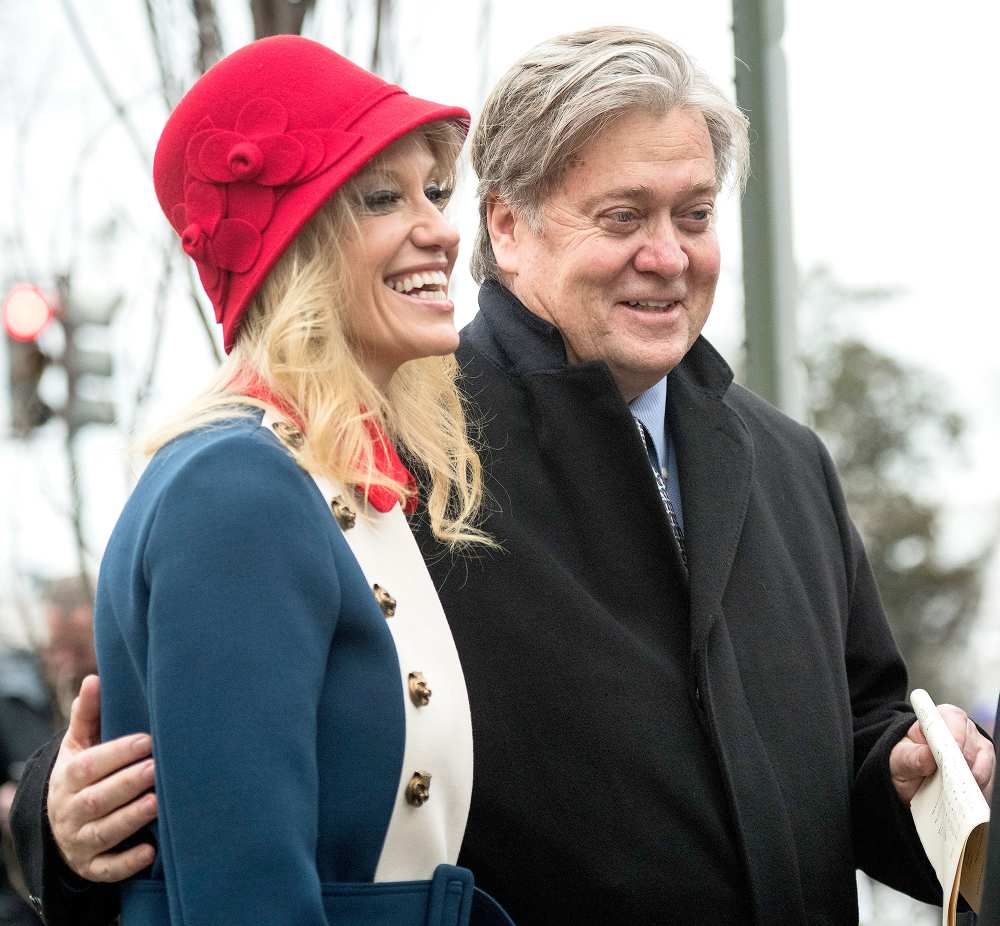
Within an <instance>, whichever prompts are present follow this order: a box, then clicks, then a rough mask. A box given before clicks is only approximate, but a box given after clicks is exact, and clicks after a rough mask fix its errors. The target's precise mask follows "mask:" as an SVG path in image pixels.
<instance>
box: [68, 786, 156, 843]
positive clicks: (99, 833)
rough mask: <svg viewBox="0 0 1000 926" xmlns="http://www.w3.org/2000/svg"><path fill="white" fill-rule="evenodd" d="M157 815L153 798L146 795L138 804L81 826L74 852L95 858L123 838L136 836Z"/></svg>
mask: <svg viewBox="0 0 1000 926" xmlns="http://www.w3.org/2000/svg"><path fill="white" fill-rule="evenodd" d="M155 816H156V795H155V794H147V795H146V796H145V797H142V798H140V799H139V800H137V801H133V802H131V803H130V804H127V805H126V806H124V807H121V808H119V809H118V810H115V811H114V812H112V813H110V814H108V815H107V816H106V817H103V818H101V819H100V820H93V821H91V822H90V823H87V824H85V825H84V826H82V827H80V830H79V832H78V834H77V839H76V842H77V853H78V854H79V855H82V856H86V857H88V858H94V859H96V858H97V857H98V856H100V855H101V854H102V853H105V852H108V851H109V850H111V849H114V848H115V846H117V845H118V844H119V843H120V842H121V841H122V840H123V839H127V838H128V837H129V836H132V835H134V834H135V833H137V832H138V831H139V830H140V829H142V827H144V826H145V825H146V824H147V823H149V821H150V820H152V819H153V818H154V817H155Z"/></svg>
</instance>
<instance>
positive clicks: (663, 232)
mask: <svg viewBox="0 0 1000 926" xmlns="http://www.w3.org/2000/svg"><path fill="white" fill-rule="evenodd" d="M633 263H634V265H635V269H636V270H638V271H639V272H640V273H655V274H656V275H657V276H661V277H665V278H667V279H670V278H672V277H678V276H680V275H681V274H682V273H683V272H684V271H685V270H687V268H688V256H687V253H686V252H685V251H684V248H683V247H681V243H680V241H679V240H678V238H677V232H676V229H675V228H674V227H673V225H672V224H670V225H665V226H663V227H660V228H656V229H654V230H653V232H652V233H651V234H650V235H649V237H648V238H647V239H646V240H645V241H644V242H643V243H642V246H641V247H640V248H639V250H638V251H637V252H636V255H635V258H634V260H633Z"/></svg>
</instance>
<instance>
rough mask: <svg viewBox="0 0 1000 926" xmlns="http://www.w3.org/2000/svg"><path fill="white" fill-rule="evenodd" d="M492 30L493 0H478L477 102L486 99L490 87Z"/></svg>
mask: <svg viewBox="0 0 1000 926" xmlns="http://www.w3.org/2000/svg"><path fill="white" fill-rule="evenodd" d="M492 31H493V2H492V0H479V28H478V29H477V30H476V49H477V51H478V53H479V54H478V56H479V102H480V103H482V102H483V100H485V99H486V95H487V94H488V93H489V89H490V34H491V33H492Z"/></svg>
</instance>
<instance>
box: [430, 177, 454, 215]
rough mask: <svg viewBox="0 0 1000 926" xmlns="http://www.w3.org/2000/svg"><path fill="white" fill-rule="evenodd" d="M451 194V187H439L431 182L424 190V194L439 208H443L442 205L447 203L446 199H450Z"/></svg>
mask: <svg viewBox="0 0 1000 926" xmlns="http://www.w3.org/2000/svg"><path fill="white" fill-rule="evenodd" d="M451 194H452V189H451V187H441V186H438V185H437V184H436V183H432V184H431V185H430V186H428V187H427V188H426V189H425V190H424V196H426V197H427V199H428V200H430V201H431V202H432V203H434V205H435V206H437V207H438V208H440V209H444V207H445V206H446V205H448V200H450V199H451Z"/></svg>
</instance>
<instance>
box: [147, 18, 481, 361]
mask: <svg viewBox="0 0 1000 926" xmlns="http://www.w3.org/2000/svg"><path fill="white" fill-rule="evenodd" d="M439 120H449V121H453V122H456V123H458V124H459V125H460V126H461V127H462V129H463V131H468V127H469V114H468V112H466V111H465V110H464V109H461V108H459V107H457V106H442V105H440V104H438V103H430V102H428V101H426V100H420V99H417V98H416V97H412V96H410V95H409V94H408V93H407V92H406V91H405V90H403V89H402V88H400V87H396V86H394V85H392V84H387V83H386V82H385V81H384V80H382V79H381V78H379V77H376V76H375V75H374V74H371V73H369V72H368V71H366V70H364V69H363V68H360V67H358V66H357V65H356V64H353V63H352V62H350V61H348V60H347V59H346V58H344V57H341V56H340V55H338V54H337V53H336V52H333V51H330V49H329V48H327V47H326V46H324V45H320V44H319V43H318V42H313V41H310V40H309V39H304V38H301V37H299V36H291V35H280V36H274V37H272V38H267V39H261V40H259V41H257V42H253V43H252V44H250V45H247V46H246V47H245V48H241V49H240V50H239V51H237V52H234V53H233V54H231V55H229V56H228V57H226V58H223V59H222V60H221V61H220V62H219V63H218V64H216V65H215V66H214V67H213V68H211V69H210V70H209V71H208V72H206V73H205V75H204V76H203V77H201V78H200V79H199V80H198V82H197V83H196V84H195V85H194V86H193V87H192V88H191V89H190V90H189V91H188V92H187V93H186V94H185V96H184V98H183V99H182V100H181V101H180V103H178V104H177V108H176V109H175V110H174V111H173V113H172V114H171V116H170V118H169V119H168V120H167V124H166V126H165V127H164V129H163V134H162V135H161V136H160V143H159V144H158V145H157V148H156V156H155V158H154V161H153V183H154V185H155V187H156V196H157V198H158V199H159V201H160V206H161V207H162V208H163V211H164V212H165V213H166V214H167V218H168V219H169V220H170V223H171V224H172V225H173V227H174V228H175V229H176V231H177V234H178V235H180V236H181V242H182V246H183V248H184V250H185V251H186V252H187V253H188V254H189V255H190V256H191V257H192V258H193V259H194V262H195V264H196V265H197V267H198V273H199V275H200V276H201V282H202V284H203V285H204V287H205V292H207V293H208V296H209V298H210V299H211V300H212V305H214V306H215V317H216V320H217V321H220V322H221V323H222V331H223V335H224V338H225V346H226V352H227V353H228V352H229V351H230V350H231V349H232V346H233V343H234V341H235V336H236V329H237V327H238V326H239V322H240V319H241V318H242V317H243V313H244V312H245V311H246V308H247V306H248V305H249V303H250V300H251V299H252V297H253V295H254V293H255V292H256V291H257V289H258V288H259V287H260V285H261V283H262V282H263V281H264V278H265V277H266V276H267V274H268V271H270V269H271V268H272V267H273V266H274V264H275V262H276V261H277V260H278V258H279V257H280V256H281V254H282V252H283V251H284V250H285V248H286V247H287V246H288V245H289V243H290V242H291V241H292V239H293V238H294V237H295V235H296V234H297V233H298V231H299V229H300V228H302V226H303V225H304V224H305V223H306V222H307V221H308V220H309V218H310V217H311V216H312V215H313V214H314V213H315V212H316V210H317V209H319V207H320V206H321V205H323V203H324V202H325V201H326V200H327V199H329V197H330V195H331V194H332V193H333V192H334V191H335V190H336V189H337V188H338V187H339V186H340V185H341V184H342V183H344V181H346V180H347V179H348V178H350V177H351V176H352V175H353V174H355V173H357V172H358V170H360V169H361V168H362V167H364V165H365V164H366V163H367V162H368V161H370V160H371V159H372V157H374V156H375V155H376V154H378V153H379V152H380V151H382V150H383V149H384V148H385V147H387V146H388V145H390V144H392V142H394V141H395V140H396V139H397V138H400V137H401V136H403V135H405V134H406V133H407V132H410V131H412V130H413V129H415V128H417V127H418V126H421V125H426V124H427V123H428V122H437V121H439Z"/></svg>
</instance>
